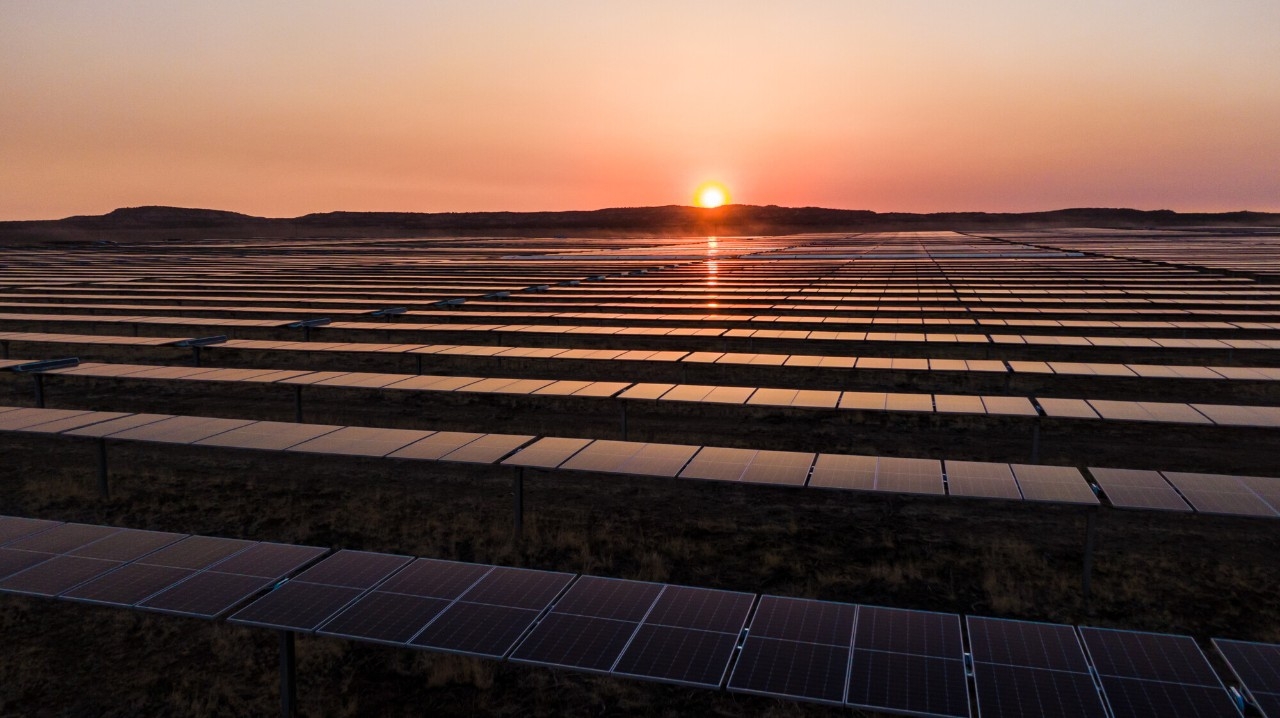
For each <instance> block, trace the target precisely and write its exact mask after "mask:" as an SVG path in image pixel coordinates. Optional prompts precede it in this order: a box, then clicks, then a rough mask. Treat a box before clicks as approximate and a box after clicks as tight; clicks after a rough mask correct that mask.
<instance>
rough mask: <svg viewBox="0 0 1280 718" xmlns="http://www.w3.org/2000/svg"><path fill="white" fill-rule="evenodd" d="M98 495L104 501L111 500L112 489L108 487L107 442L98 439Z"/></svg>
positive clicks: (103, 439)
mask: <svg viewBox="0 0 1280 718" xmlns="http://www.w3.org/2000/svg"><path fill="white" fill-rule="evenodd" d="M98 494H99V495H101V496H102V498H103V499H109V498H111V488H110V486H108V485H107V440H106V439H105V438H101V439H98Z"/></svg>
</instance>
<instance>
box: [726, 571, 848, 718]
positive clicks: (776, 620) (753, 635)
mask: <svg viewBox="0 0 1280 718" xmlns="http://www.w3.org/2000/svg"><path fill="white" fill-rule="evenodd" d="M857 610H858V609H857V606H854V605H852V604H846V603H830V602H826V601H814V600H809V599H795V598H780V597H777V596H762V597H761V598H760V605H759V606H758V607H757V609H756V615H755V617H754V618H753V619H752V620H751V626H750V628H749V629H748V631H747V640H746V642H745V643H744V644H743V647H742V652H741V653H740V654H739V656H738V661H737V663H736V664H735V665H734V668H733V674H732V675H731V676H730V677H729V683H728V688H729V690H731V691H736V692H741V693H756V694H760V695H767V696H774V697H782V698H796V699H802V700H810V701H817V702H822V703H834V704H843V703H844V701H845V690H846V687H847V685H848V681H847V678H848V674H849V658H850V652H851V647H852V642H853V626H854V619H855V617H856V615H857Z"/></svg>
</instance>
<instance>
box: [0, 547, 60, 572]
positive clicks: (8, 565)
mask: <svg viewBox="0 0 1280 718" xmlns="http://www.w3.org/2000/svg"><path fill="white" fill-rule="evenodd" d="M54 555H55V554H51V553H37V552H35V551H19V550H17V549H8V548H0V579H4V578H7V577H8V576H12V575H13V574H15V573H17V572H19V571H23V570H26V569H28V568H31V567H32V566H34V565H36V564H38V563H40V562H41V561H48V560H49V559H51V558H53V557H54Z"/></svg>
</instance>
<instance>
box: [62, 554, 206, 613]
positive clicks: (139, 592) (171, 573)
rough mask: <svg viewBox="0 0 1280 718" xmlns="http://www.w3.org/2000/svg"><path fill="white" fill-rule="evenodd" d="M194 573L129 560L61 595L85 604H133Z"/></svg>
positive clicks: (189, 570) (182, 569)
mask: <svg viewBox="0 0 1280 718" xmlns="http://www.w3.org/2000/svg"><path fill="white" fill-rule="evenodd" d="M194 573H195V571H192V570H191V569H185V568H170V567H168V566H150V565H147V564H143V563H131V564H127V565H125V566H121V567H120V568H118V569H116V570H115V571H112V572H111V573H108V574H106V575H104V576H100V577H98V578H96V579H93V580H92V581H89V582H87V583H84V584H81V585H80V586H78V587H76V588H75V589H72V590H70V591H67V592H66V593H63V594H62V595H61V596H60V598H66V599H70V600H72V601H85V602H88V603H104V604H110V605H117V606H132V605H134V604H136V603H138V602H139V601H142V600H144V599H146V598H148V597H149V596H152V595H154V594H156V593H159V592H160V591H163V590H164V589H166V588H168V587H170V586H172V585H174V584H176V583H177V582H179V581H181V580H183V579H185V578H187V577H189V576H191V575H193V574H194Z"/></svg>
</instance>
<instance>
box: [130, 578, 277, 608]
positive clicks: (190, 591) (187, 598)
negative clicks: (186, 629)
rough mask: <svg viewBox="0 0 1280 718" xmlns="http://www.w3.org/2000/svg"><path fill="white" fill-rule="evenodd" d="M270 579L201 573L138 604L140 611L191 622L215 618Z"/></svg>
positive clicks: (262, 586) (243, 599) (239, 602)
mask: <svg viewBox="0 0 1280 718" xmlns="http://www.w3.org/2000/svg"><path fill="white" fill-rule="evenodd" d="M274 582H275V581H274V580H273V579H268V578H261V577H258V576H243V575H240V574H237V573H220V572H217V571H205V572H203V573H198V574H196V575H194V576H192V577H191V578H188V579H187V580H185V581H183V582H181V583H179V584H177V585H174V586H172V587H170V588H168V589H165V590H164V591H161V592H160V593H157V594H156V595H154V596H152V597H150V598H148V599H147V600H145V601H142V602H141V603H139V604H138V606H139V607H141V608H146V609H150V610H153V611H160V612H162V613H172V614H176V615H180V616H191V617H194V618H217V617H219V616H221V615H223V614H224V613H226V612H228V611H230V610H231V609H233V608H235V607H236V606H238V605H240V604H241V603H243V602H244V601H245V600H246V599H248V598H249V597H251V596H253V595H254V594H256V593H258V592H259V591H262V590H263V589H266V588H267V587H269V586H270V585H271V584H272V583H274Z"/></svg>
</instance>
